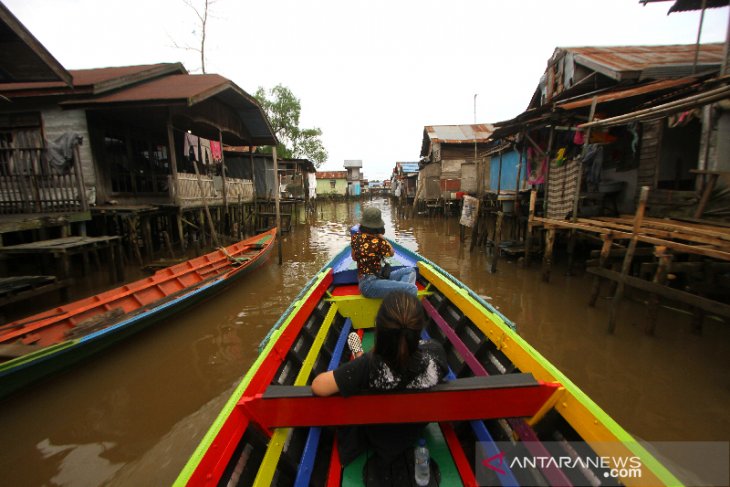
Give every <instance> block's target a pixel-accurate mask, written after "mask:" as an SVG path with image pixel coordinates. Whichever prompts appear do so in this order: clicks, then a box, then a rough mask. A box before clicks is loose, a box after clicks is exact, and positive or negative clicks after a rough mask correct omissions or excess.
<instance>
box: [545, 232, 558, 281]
mask: <svg viewBox="0 0 730 487" xmlns="http://www.w3.org/2000/svg"><path fill="white" fill-rule="evenodd" d="M546 230H547V232H546V233H545V253H544V254H543V256H542V280H543V281H545V282H550V271H551V270H552V269H551V267H552V265H553V247H554V245H555V227H552V226H549V227H547V228H546Z"/></svg>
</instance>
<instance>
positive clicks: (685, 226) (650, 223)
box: [526, 188, 730, 334]
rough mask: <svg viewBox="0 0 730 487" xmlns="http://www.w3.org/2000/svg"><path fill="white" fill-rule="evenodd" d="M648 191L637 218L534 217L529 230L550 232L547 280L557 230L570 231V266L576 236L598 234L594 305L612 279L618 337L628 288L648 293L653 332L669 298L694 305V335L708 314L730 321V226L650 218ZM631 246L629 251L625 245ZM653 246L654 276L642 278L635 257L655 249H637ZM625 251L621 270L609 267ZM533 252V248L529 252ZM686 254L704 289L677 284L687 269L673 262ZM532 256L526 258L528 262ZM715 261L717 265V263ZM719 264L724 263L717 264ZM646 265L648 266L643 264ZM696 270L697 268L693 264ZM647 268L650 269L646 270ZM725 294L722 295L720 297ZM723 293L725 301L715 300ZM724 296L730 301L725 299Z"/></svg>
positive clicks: (545, 261)
mask: <svg viewBox="0 0 730 487" xmlns="http://www.w3.org/2000/svg"><path fill="white" fill-rule="evenodd" d="M647 199H648V188H644V189H643V190H642V193H641V196H640V199H639V207H638V209H637V212H636V214H635V215H622V216H619V217H597V218H575V219H573V220H570V221H569V220H557V219H551V218H542V217H535V216H533V214H532V211H531V214H530V218H529V222H528V228H529V230H528V232H530V231H531V229H532V228H534V227H536V226H543V227H544V228H545V229H546V233H545V252H544V255H543V279H544V280H545V281H547V280H549V277H550V267H551V264H552V252H553V245H554V242H555V233H556V231H557V230H569V231H570V243H569V249H568V252H569V268H570V266H571V264H572V251H573V245H574V242H575V237H576V233H579V232H580V233H587V234H589V235H590V234H592V235H595V234H598V235H600V238H601V240H602V241H603V245H602V248H601V251H600V254H599V260H598V263H597V265H594V266H593V267H591V268H589V269H588V272H589V273H591V274H593V276H594V278H593V287H592V291H591V296H590V299H589V305H591V306H594V305H595V303H596V300H597V298H598V295H599V293H600V288H601V283H602V281H606V280H607V281H611V282H613V283H614V285H615V291H614V292H613V296H612V298H611V308H610V315H609V324H608V331H609V333H613V332H614V330H615V328H616V323H617V321H618V311H619V306H620V303H621V300H622V298H623V294H624V289H625V288H626V286H628V287H630V288H633V289H636V290H639V291H642V292H645V293H648V298H647V299H646V305H647V312H648V314H649V318H650V324H649V327H648V328H647V333H649V334H653V333H654V332H655V328H656V317H657V307H658V305H659V302H660V300H668V301H672V302H675V303H681V304H683V305H686V306H688V307H689V308H690V309H691V310H692V313H693V315H694V319H693V331H695V332H697V333H699V332H701V329H702V320H703V318H704V315H705V313H709V314H712V315H715V316H718V317H721V318H723V319H725V320H728V319H730V305H728V304H727V299H726V298H727V293H723V292H722V289H723V286H724V285H725V281H726V280H728V279H727V272H726V271H727V265H726V263H727V262H730V227H728V226H727V225H714V224H712V222H709V221H702V220H696V219H695V220H694V221H685V220H673V219H660V218H649V217H646V218H645V217H644V212H645V210H646V202H647ZM622 240H623V241H624V242H625V243H626V244H627V245H626V246H625V247H623V246H622V245H620V244H619V243H617V242H619V241H622ZM639 242H641V243H645V244H650V245H652V246H653V255H654V258H655V262H654V263H651V267H652V268H651V270H652V271H653V277H651V278H650V279H649V278H646V277H643V278H642V277H641V276H639V277H637V276H632V275H630V274H629V271H630V270H631V268H632V260H633V258H634V255H636V254H639V253H642V254H646V252H647V251H648V250H649V249H651V248H652V247H643V248H637V245H638V243H639ZM616 247H619V250H620V252H619V253H620V258H621V260H622V262H621V267H620V272H619V271H612V270H610V269H608V267H609V259H610V258H611V255H612V253H614V252H615V251H616V250H617V249H616ZM528 251H529V250H528ZM681 254H687V255H686V257H687V258H688V259H689V260H694V261H697V260H699V262H691V264H692V265H693V266H694V271H695V272H701V273H702V274H703V275H704V276H705V282H704V283H703V285H702V286H697V287H695V288H692V287H688V286H685V289H677V288H676V287H672V286H671V279H670V276H671V277H675V276H674V274H672V273H673V272H674V273H679V272H681V269H682V268H683V267H688V266H687V265H684V266H678V265H672V260H673V259H674V258H675V257H677V256H678V255H681ZM527 258H528V256H527V254H526V260H527ZM713 259H714V261H713ZM716 260H720V261H723V262H722V263H721V264H722V265H717V264H720V263H717V262H716ZM642 267H643V266H642ZM689 267H692V266H689ZM645 269H647V268H646V267H645ZM718 291H719V293H718ZM718 294H719V295H720V298H717V299H720V300H716V299H713V297H715V296H714V295H718ZM723 296H724V297H723Z"/></svg>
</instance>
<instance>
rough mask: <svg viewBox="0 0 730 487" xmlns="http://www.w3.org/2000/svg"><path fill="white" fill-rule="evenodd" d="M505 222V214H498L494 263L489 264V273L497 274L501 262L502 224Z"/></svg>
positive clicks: (495, 228)
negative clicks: (499, 261)
mask: <svg viewBox="0 0 730 487" xmlns="http://www.w3.org/2000/svg"><path fill="white" fill-rule="evenodd" d="M503 220H504V212H502V211H498V212H497V223H496V225H495V227H494V248H493V252H492V261H491V262H490V264H489V272H492V273H494V272H497V261H498V260H499V243H500V241H501V240H502V222H503Z"/></svg>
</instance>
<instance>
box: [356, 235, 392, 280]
mask: <svg viewBox="0 0 730 487" xmlns="http://www.w3.org/2000/svg"><path fill="white" fill-rule="evenodd" d="M350 245H351V246H352V257H353V259H355V261H356V262H357V277H358V279H360V278H362V277H363V276H365V275H367V274H374V275H376V276H377V275H378V274H380V261H381V260H382V259H384V258H385V257H387V256H389V255H390V253H391V251H392V247H391V246H390V243H388V241H387V240H385V239H384V238H382V237H380V236H378V235H373V234H371V233H362V232H357V233H355V234H353V236H352V238H351V240H350Z"/></svg>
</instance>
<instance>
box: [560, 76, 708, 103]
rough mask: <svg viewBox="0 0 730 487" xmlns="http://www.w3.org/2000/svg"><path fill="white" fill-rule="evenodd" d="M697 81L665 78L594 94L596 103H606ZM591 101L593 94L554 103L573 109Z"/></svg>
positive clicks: (695, 79)
mask: <svg viewBox="0 0 730 487" xmlns="http://www.w3.org/2000/svg"><path fill="white" fill-rule="evenodd" d="M696 81H697V78H695V77H687V78H678V79H665V80H660V81H654V82H651V83H646V84H644V85H641V86H632V87H631V88H624V89H616V90H612V91H610V92H607V93H603V94H601V95H597V96H596V103H597V104H601V103H606V102H611V101H616V100H623V99H625V98H631V97H632V96H639V95H645V94H649V93H658V92H660V91H664V90H669V89H672V88H678V87H681V86H688V85H691V84H692V83H695V82H696ZM591 103H593V96H591V95H588V96H585V97H584V98H581V99H579V100H573V101H568V102H563V103H560V102H558V103H556V106H557V107H558V108H562V109H563V110H573V109H575V108H582V107H588V106H590V105H591Z"/></svg>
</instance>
